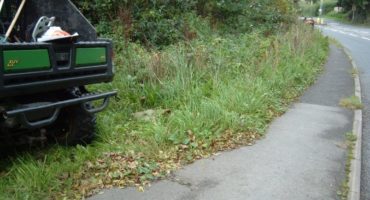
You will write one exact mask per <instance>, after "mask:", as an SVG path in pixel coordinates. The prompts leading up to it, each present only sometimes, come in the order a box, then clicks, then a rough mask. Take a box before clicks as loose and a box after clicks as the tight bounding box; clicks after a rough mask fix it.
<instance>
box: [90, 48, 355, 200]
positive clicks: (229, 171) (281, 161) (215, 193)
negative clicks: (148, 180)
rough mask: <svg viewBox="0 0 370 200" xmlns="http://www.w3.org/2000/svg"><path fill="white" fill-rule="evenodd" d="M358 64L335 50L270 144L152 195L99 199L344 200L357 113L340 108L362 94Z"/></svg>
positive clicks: (200, 169) (119, 193) (180, 176)
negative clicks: (355, 74)
mask: <svg viewBox="0 0 370 200" xmlns="http://www.w3.org/2000/svg"><path fill="white" fill-rule="evenodd" d="M351 68H352V66H351V64H350V62H349V60H348V58H347V57H346V55H345V54H344V52H343V51H342V50H340V49H339V48H337V47H335V46H331V47H330V56H329V59H328V62H327V64H326V69H325V71H324V73H323V74H322V75H321V76H320V77H319V79H318V81H317V82H316V84H315V85H314V86H312V87H311V88H310V89H308V90H307V91H306V93H305V94H304V96H303V97H302V98H301V100H300V102H297V103H295V104H293V105H292V106H291V108H290V109H289V110H288V112H287V113H286V114H284V115H283V116H281V117H279V118H277V119H276V120H274V122H273V123H272V124H271V126H270V128H269V130H268V133H267V134H266V138H264V139H262V140H260V141H258V142H257V144H256V145H254V146H250V147H243V148H240V149H237V150H234V151H230V152H222V153H221V154H220V155H218V156H215V157H212V158H209V159H204V160H199V161H197V162H195V163H194V164H192V165H189V166H186V167H184V169H182V170H179V171H177V172H176V173H174V175H173V177H172V178H170V179H169V180H164V181H159V182H157V183H154V184H153V185H152V187H150V188H146V190H145V192H138V191H137V190H136V189H135V188H127V189H111V190H105V191H104V193H102V194H99V195H96V196H94V197H91V198H90V199H91V200H108V199H109V200H111V199H112V200H114V199H117V200H121V199H122V200H124V199H128V200H129V199H130V200H144V199H145V200H147V199H150V200H188V199H189V200H190V199H196V200H203V199H204V200H208V199H209V200H218V199H220V200H221V199H222V200H229V199H231V200H238V199H240V200H245V199H248V200H254V199H256V200H257V199H258V200H269V199H274V200H276V199H278V200H290V199H292V200H306V199H307V200H308V199H318V200H319V199H320V200H321V199H322V200H329V199H339V198H338V196H337V191H338V190H339V189H340V185H341V183H342V181H343V180H344V176H345V172H344V171H345V170H344V169H345V162H346V152H347V150H346V145H345V133H347V132H351V131H352V123H353V112H352V111H348V110H346V109H343V108H341V107H339V106H338V103H339V101H340V99H342V98H345V97H349V96H351V95H353V94H354V86H353V79H352V77H351V74H350V71H351Z"/></svg>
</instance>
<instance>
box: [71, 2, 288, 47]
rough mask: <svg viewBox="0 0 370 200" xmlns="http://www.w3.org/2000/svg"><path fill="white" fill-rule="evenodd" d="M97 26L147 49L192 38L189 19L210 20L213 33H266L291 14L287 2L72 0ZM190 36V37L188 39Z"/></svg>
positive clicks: (105, 31)
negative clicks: (219, 30) (260, 29)
mask: <svg viewBox="0 0 370 200" xmlns="http://www.w3.org/2000/svg"><path fill="white" fill-rule="evenodd" d="M74 2H75V3H76V4H77V6H78V7H79V8H80V9H81V10H82V11H83V12H84V13H85V15H86V16H87V17H88V18H90V20H91V21H92V22H93V23H94V24H98V25H99V27H100V28H99V30H100V31H101V32H102V33H113V32H114V31H115V30H114V29H112V28H109V27H112V24H114V25H115V26H117V25H118V26H122V27H123V31H124V32H123V33H117V34H123V35H124V36H125V38H126V40H132V41H138V42H140V43H142V44H146V45H147V46H161V45H169V44H172V43H175V42H177V41H179V40H181V39H193V37H191V36H192V35H193V36H194V35H195V33H192V32H193V30H192V27H191V26H189V22H188V18H187V17H188V16H189V15H193V16H194V15H195V16H201V17H203V18H208V19H210V22H211V23H212V26H213V27H214V28H215V31H218V29H219V28H220V29H222V30H227V31H229V30H233V31H234V32H237V33H239V32H245V31H250V30H252V29H256V28H263V29H266V30H268V31H271V30H273V29H276V28H277V27H279V26H280V25H281V23H287V22H289V21H290V19H291V15H292V13H293V7H292V3H291V2H290V1H289V0H260V1H253V0H229V1H224V0H151V1H148V0H131V1H128V0H125V1H119V0H108V1H107V0H95V1H94V3H91V0H82V1H77V0H75V1H74ZM189 37H190V38H189Z"/></svg>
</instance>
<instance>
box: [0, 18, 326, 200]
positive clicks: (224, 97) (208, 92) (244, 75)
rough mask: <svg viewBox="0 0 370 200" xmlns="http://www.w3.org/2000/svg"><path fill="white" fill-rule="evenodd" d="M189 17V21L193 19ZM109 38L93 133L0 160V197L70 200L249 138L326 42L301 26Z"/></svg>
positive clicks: (306, 81) (149, 177)
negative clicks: (151, 41)
mask: <svg viewBox="0 0 370 200" xmlns="http://www.w3.org/2000/svg"><path fill="white" fill-rule="evenodd" d="M198 24H199V23H198ZM115 40H116V45H117V46H116V50H117V51H116V54H115V59H116V76H115V80H114V82H113V83H111V84H106V85H100V86H95V87H94V88H91V89H93V90H106V89H117V90H118V91H119V95H118V97H117V98H116V99H115V100H113V101H112V103H111V105H110V107H109V109H108V110H107V111H105V112H104V113H102V114H101V115H99V118H98V124H99V127H98V129H99V134H98V138H97V140H96V141H95V142H94V143H93V144H92V145H88V146H86V147H84V146H77V147H70V148H63V147H58V146H56V147H52V148H50V149H48V150H43V151H42V152H36V153H32V155H21V156H18V157H17V158H14V159H12V160H7V161H3V162H6V163H7V166H6V167H5V168H3V169H2V171H1V172H0V195H1V197H0V199H46V198H47V199H63V198H66V199H80V198H83V197H86V196H89V195H92V194H94V193H97V192H98V191H99V190H101V189H102V188H111V187H126V186H138V187H139V189H140V190H142V189H143V186H145V185H148V184H149V183H150V182H151V181H153V180H156V179H161V178H165V177H166V176H167V175H168V174H169V173H170V172H171V171H173V170H175V169H177V168H179V167H180V166H181V165H184V164H188V163H191V162H193V161H195V160H197V159H200V158H204V157H209V156H211V155H213V154H214V153H216V152H218V151H222V150H228V149H234V148H237V147H239V146H241V145H253V143H254V142H255V140H257V139H259V138H261V137H263V135H264V133H265V131H266V128H267V127H268V124H269V123H270V122H271V120H272V119H274V118H275V117H277V116H279V115H281V114H283V113H284V111H285V110H286V109H287V107H288V105H289V103H291V102H293V101H295V100H296V99H297V97H298V96H299V95H300V94H301V93H302V92H303V91H304V90H305V88H307V87H308V86H309V85H310V84H312V83H313V82H314V81H315V77H316V75H317V74H318V73H319V72H320V70H321V66H322V63H323V62H324V60H325V58H326V55H327V51H328V47H327V46H328V41H327V39H326V38H323V37H322V36H321V35H320V34H319V33H318V32H316V31H312V30H311V29H310V28H309V27H303V26H299V25H292V27H291V28H290V29H289V30H286V31H284V32H281V33H276V34H271V35H269V36H266V35H265V34H263V33H260V32H259V31H257V30H256V31H253V32H251V33H248V34H247V33H245V34H238V35H235V34H223V35H219V34H216V33H213V32H212V30H211V29H210V28H207V26H204V27H203V26H200V28H199V31H198V39H195V40H191V41H184V42H180V43H177V44H173V45H170V46H167V47H163V49H162V50H147V49H145V48H143V47H142V46H141V45H138V44H135V43H128V42H124V41H123V39H122V38H121V37H120V36H117V37H116V38H115Z"/></svg>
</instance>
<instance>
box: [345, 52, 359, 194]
mask: <svg viewBox="0 0 370 200" xmlns="http://www.w3.org/2000/svg"><path fill="white" fill-rule="evenodd" d="M343 49H344V52H345V53H346V54H347V56H348V58H349V59H350V60H351V63H352V67H353V69H354V70H355V71H356V72H358V68H357V64H356V62H355V61H354V60H353V58H352V56H351V53H350V51H349V50H348V49H346V48H345V47H343ZM354 82H355V96H356V97H357V98H359V100H360V102H362V100H361V83H360V77H359V75H358V74H355V75H354ZM353 134H354V135H355V136H356V138H357V140H356V144H355V148H354V152H353V155H354V156H353V159H352V160H351V171H350V175H349V177H350V178H349V179H350V180H349V194H348V200H360V188H361V148H362V147H361V145H362V110H355V115H354V120H353Z"/></svg>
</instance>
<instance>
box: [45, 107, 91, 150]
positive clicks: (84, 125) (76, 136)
mask: <svg viewBox="0 0 370 200" xmlns="http://www.w3.org/2000/svg"><path fill="white" fill-rule="evenodd" d="M95 129H96V116H95V114H92V113H89V112H86V111H85V109H83V108H82V107H81V105H76V106H71V107H66V108H64V109H63V110H62V111H61V113H60V115H59V117H58V119H57V120H56V122H55V123H54V125H52V126H51V127H50V129H49V133H50V134H51V135H50V138H52V139H53V140H54V142H56V143H57V144H60V145H65V146H74V145H77V144H81V145H86V144H89V143H91V142H92V140H93V139H94V138H95V135H96V130H95Z"/></svg>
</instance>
